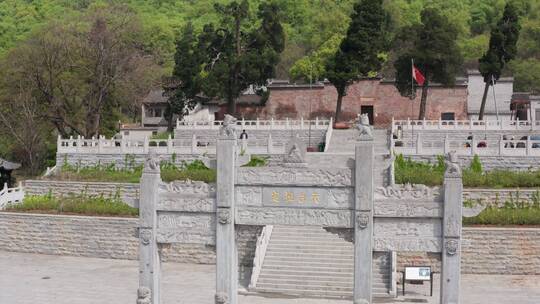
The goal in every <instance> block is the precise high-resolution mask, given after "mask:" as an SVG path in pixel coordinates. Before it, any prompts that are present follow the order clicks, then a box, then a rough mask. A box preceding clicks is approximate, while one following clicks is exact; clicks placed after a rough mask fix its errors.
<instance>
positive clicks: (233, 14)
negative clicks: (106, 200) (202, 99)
mask: <svg viewBox="0 0 540 304" xmlns="http://www.w3.org/2000/svg"><path fill="white" fill-rule="evenodd" d="M215 8H216V10H217V11H218V12H219V13H220V16H221V19H222V20H221V24H220V26H219V27H214V25H213V24H207V25H205V26H204V28H203V32H202V33H201V35H200V36H199V42H198V44H199V50H200V51H201V52H203V53H204V57H205V58H204V60H203V67H204V69H203V74H204V75H205V77H204V85H203V87H202V91H203V93H204V94H205V95H206V96H207V97H209V98H222V99H224V100H226V101H227V105H228V112H229V113H232V114H234V113H236V99H237V98H238V97H239V96H240V94H242V92H243V91H245V90H246V89H247V88H248V87H249V86H250V85H265V84H266V81H267V79H268V78H272V77H273V76H274V75H275V67H276V65H277V63H278V62H279V54H280V53H281V52H282V51H283V48H284V41H285V38H284V31H283V27H282V25H281V22H280V16H279V10H278V7H277V5H275V4H274V3H262V4H260V5H259V10H258V13H257V19H258V20H259V23H260V25H259V26H258V27H255V28H252V29H250V28H249V24H251V23H252V20H250V17H251V16H250V14H249V4H248V1H246V0H243V1H242V2H240V3H239V2H236V1H233V2H232V3H230V4H228V5H219V4H216V6H215Z"/></svg>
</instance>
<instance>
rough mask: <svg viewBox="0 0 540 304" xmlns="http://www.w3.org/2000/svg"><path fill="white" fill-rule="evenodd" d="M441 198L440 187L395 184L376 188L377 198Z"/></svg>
mask: <svg viewBox="0 0 540 304" xmlns="http://www.w3.org/2000/svg"><path fill="white" fill-rule="evenodd" d="M388 198H395V199H400V200H401V199H413V200H421V199H427V200H430V199H439V198H440V188H439V187H428V186H426V185H411V184H405V185H393V186H388V187H378V188H376V189H375V199H388Z"/></svg>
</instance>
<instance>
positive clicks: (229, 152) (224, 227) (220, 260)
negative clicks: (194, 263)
mask: <svg viewBox="0 0 540 304" xmlns="http://www.w3.org/2000/svg"><path fill="white" fill-rule="evenodd" d="M231 128H233V127H232V126H223V127H222V129H221V130H220V134H221V135H220V137H219V138H218V140H217V151H216V152H217V153H216V157H217V194H216V195H217V214H216V295H215V302H216V304H237V289H238V266H237V264H238V253H237V249H236V240H235V237H236V234H235V230H234V220H235V216H234V215H235V201H234V181H235V170H236V168H235V158H236V134H235V132H234V129H231Z"/></svg>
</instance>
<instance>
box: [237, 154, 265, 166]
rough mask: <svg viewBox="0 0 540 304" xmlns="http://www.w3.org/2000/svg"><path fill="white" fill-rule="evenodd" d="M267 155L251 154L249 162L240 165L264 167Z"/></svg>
mask: <svg viewBox="0 0 540 304" xmlns="http://www.w3.org/2000/svg"><path fill="white" fill-rule="evenodd" d="M268 158H269V157H262V156H257V155H251V158H250V160H249V162H248V163H247V164H245V165H243V166H242V167H264V166H266V165H267V164H268Z"/></svg>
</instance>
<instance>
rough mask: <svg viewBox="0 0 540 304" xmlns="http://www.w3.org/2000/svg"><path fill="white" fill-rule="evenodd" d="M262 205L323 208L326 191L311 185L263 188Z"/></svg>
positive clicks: (325, 202) (326, 195) (326, 200)
mask: <svg viewBox="0 0 540 304" xmlns="http://www.w3.org/2000/svg"><path fill="white" fill-rule="evenodd" d="M262 203H263V206H280V207H305V208H324V207H326V206H327V205H328V191H327V190H326V189H321V188H311V187H295V188H290V187H268V188H263V192H262Z"/></svg>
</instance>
